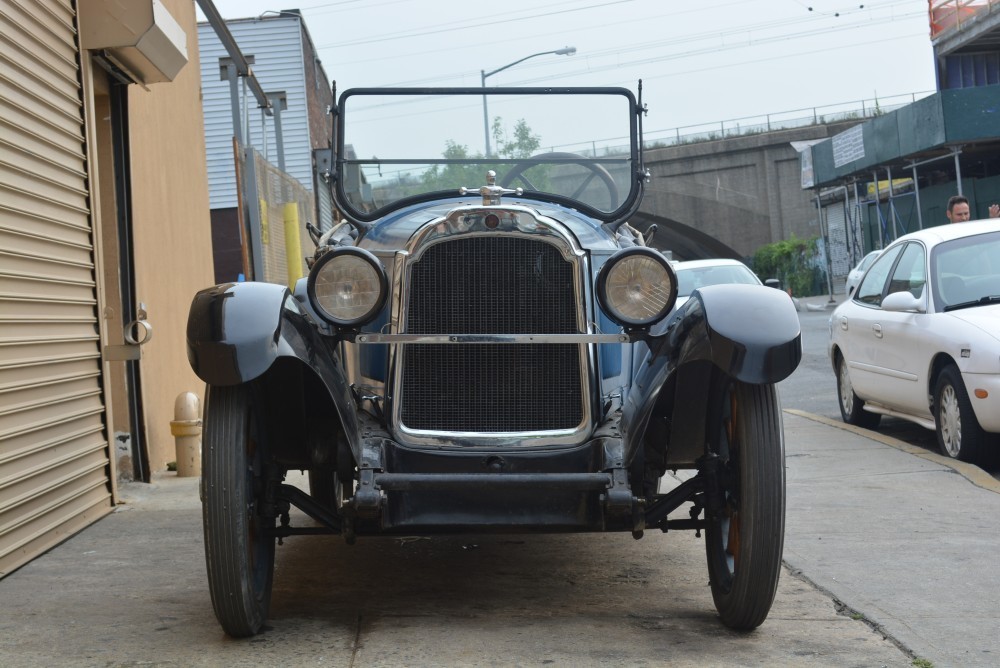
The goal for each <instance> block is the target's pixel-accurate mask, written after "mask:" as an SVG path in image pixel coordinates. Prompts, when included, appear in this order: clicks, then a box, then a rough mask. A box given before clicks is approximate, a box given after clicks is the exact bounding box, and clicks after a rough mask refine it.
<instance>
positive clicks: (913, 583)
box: [785, 411, 1000, 667]
mask: <svg viewBox="0 0 1000 668" xmlns="http://www.w3.org/2000/svg"><path fill="white" fill-rule="evenodd" d="M785 432H786V440H787V450H786V457H787V458H788V466H787V472H788V473H787V475H788V478H787V484H788V513H787V517H788V521H787V526H786V530H785V563H786V564H787V565H788V566H789V567H790V568H792V569H793V571H795V572H798V573H801V574H802V575H803V576H804V577H806V578H807V579H809V580H810V581H812V582H813V583H815V584H816V585H817V586H819V587H820V588H822V589H823V590H825V591H827V592H829V593H830V594H831V595H832V596H834V597H835V598H836V599H837V600H839V601H841V602H843V603H844V604H845V605H847V606H848V607H850V608H851V609H852V610H854V611H856V612H857V613H859V614H861V615H863V616H864V618H865V619H866V620H868V621H869V622H871V623H872V624H874V625H875V626H876V627H877V628H879V629H881V630H883V631H884V632H885V633H887V634H888V635H889V636H890V637H892V638H893V639H895V640H896V641H897V642H898V643H900V644H901V645H902V646H904V647H906V648H907V649H909V650H910V651H911V652H913V653H914V654H915V655H916V656H918V657H921V658H925V659H928V660H930V661H932V662H933V663H934V665H935V666H936V667H940V666H997V665H1000V634H998V633H997V631H998V629H1000V568H997V553H998V551H1000V482H998V481H997V480H995V479H994V478H992V477H991V476H990V475H988V474H987V473H985V472H984V471H982V470H981V469H979V468H978V467H975V466H972V465H970V464H965V463H963V462H953V461H951V460H948V459H946V458H945V457H942V456H940V455H937V454H934V453H931V452H928V451H927V450H924V449H922V448H917V447H914V446H910V445H908V444H906V443H903V442H902V441H898V440H896V439H893V438H888V437H884V436H881V435H879V434H877V433H874V432H871V431H867V430H864V429H859V428H856V427H851V426H849V425H846V424H843V423H840V422H836V421H833V420H829V419H827V418H820V417H817V416H808V414H805V413H798V412H797V411H786V414H785Z"/></svg>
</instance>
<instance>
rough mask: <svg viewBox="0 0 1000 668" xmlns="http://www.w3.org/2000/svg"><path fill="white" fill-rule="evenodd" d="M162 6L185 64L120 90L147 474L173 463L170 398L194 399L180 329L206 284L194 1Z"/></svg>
mask: <svg viewBox="0 0 1000 668" xmlns="http://www.w3.org/2000/svg"><path fill="white" fill-rule="evenodd" d="M163 4H164V5H165V6H166V8H167V9H168V10H169V11H170V13H171V14H172V15H173V17H174V18H175V19H176V20H177V22H178V23H179V24H180V25H181V26H182V27H183V28H184V31H185V32H186V33H187V55H188V63H187V65H185V66H184V68H183V69H182V70H181V72H180V74H179V75H178V76H177V78H176V79H175V80H174V81H173V82H171V83H159V84H153V85H150V86H149V90H148V91H147V90H143V89H142V88H141V87H139V86H130V87H129V100H128V103H129V134H130V143H131V147H130V148H131V151H130V154H131V161H132V195H133V200H132V213H133V221H134V222H133V230H134V258H135V282H136V293H137V297H138V300H139V302H141V303H143V304H145V307H146V311H147V313H148V319H149V322H150V323H151V324H152V326H153V338H152V340H150V342H149V343H148V344H146V345H145V346H143V357H142V361H141V363H140V373H141V382H142V398H143V407H144V411H145V422H146V437H147V443H148V449H149V466H150V470H151V471H162V470H164V469H165V468H166V464H167V462H170V461H174V459H175V451H174V441H173V437H172V436H171V435H170V421H171V420H173V417H174V416H173V410H174V399H175V398H176V397H177V395H178V394H180V393H181V392H185V391H191V392H195V393H196V394H197V395H198V396H199V399H201V400H204V384H203V383H202V382H201V381H200V380H198V377H197V376H195V375H194V373H193V372H192V371H191V367H190V366H189V365H188V362H187V352H186V348H185V329H186V325H187V314H188V308H189V307H190V305H191V298H192V296H193V295H194V293H195V292H196V291H197V290H200V289H201V288H204V287H207V286H209V285H212V284H213V283H214V273H213V269H212V237H211V225H210V223H209V211H208V178H207V174H206V166H205V131H204V121H203V116H202V108H201V75H200V69H199V63H198V42H197V40H198V38H197V35H198V32H197V30H196V28H195V9H194V2H193V1H192V0H163ZM202 406H204V404H202Z"/></svg>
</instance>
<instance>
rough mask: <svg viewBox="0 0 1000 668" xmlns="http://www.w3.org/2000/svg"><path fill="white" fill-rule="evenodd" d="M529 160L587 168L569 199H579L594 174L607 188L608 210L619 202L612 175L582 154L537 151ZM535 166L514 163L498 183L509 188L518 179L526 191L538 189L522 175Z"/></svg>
mask: <svg viewBox="0 0 1000 668" xmlns="http://www.w3.org/2000/svg"><path fill="white" fill-rule="evenodd" d="M531 160H532V161H536V160H543V161H544V160H553V161H558V162H566V163H572V164H575V165H580V166H581V167H584V168H586V169H587V170H589V171H590V174H589V175H587V178H586V179H584V180H583V183H581V184H580V185H579V186H578V187H577V189H576V191H575V192H574V193H573V194H572V195H570V199H579V198H580V195H582V194H583V192H584V191H585V190H586V189H587V186H589V185H590V182H591V181H593V180H594V177H595V176H596V177H597V178H599V179H600V180H601V183H603V184H604V187H605V188H607V190H608V197H609V198H610V200H609V207H608V210H609V211H610V210H612V209H615V208H616V207H617V206H618V204H619V202H621V199H620V195H619V192H618V184H617V183H615V179H614V177H613V176H611V173H610V172H609V171H608V170H607V169H605V168H604V167H603V166H601V165H599V164H596V163H594V162H592V161H591V160H590V159H588V158H585V157H584V156H582V155H580V154H578V153H563V152H558V151H555V152H551V153H539V154H538V155H533V156H531ZM536 166H537V164H535V163H534V162H524V163H517V164H515V165H514V167H513V168H512V169H511V170H510V171H509V172H507V173H506V174H504V177H503V179H502V180H501V182H500V185H501V186H502V187H504V188H510V187H511V184H513V183H514V182H515V181H520V182H521V183H522V184H523V185H524V189H525V190H526V191H527V190H534V191H538V190H539V188H537V187H536V186H535V185H534V184H533V183H532V182H531V181H530V180H529V179H528V178H527V177H526V176H525V175H524V173H525V172H526V171H528V170H529V169H531V168H532V167H536Z"/></svg>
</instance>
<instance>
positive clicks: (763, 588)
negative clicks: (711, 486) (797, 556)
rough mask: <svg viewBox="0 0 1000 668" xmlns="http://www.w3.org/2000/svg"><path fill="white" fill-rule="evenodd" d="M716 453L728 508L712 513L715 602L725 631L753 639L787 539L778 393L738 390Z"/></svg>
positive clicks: (728, 400)
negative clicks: (745, 633) (751, 633)
mask: <svg viewBox="0 0 1000 668" xmlns="http://www.w3.org/2000/svg"><path fill="white" fill-rule="evenodd" d="M724 401H725V405H724V406H723V410H722V425H721V433H720V435H719V437H718V443H716V444H715V445H714V448H713V449H714V453H713V454H714V455H716V456H717V457H718V463H719V465H720V466H719V473H718V476H717V480H718V482H719V484H720V486H721V488H722V495H723V498H724V505H723V507H722V509H721V510H720V511H719V512H716V513H712V512H710V511H708V510H706V518H707V528H706V533H705V548H706V553H707V557H708V575H709V582H710V584H711V587H712V598H713V599H714V601H715V607H716V609H717V610H718V611H719V616H720V617H721V619H722V623H723V624H725V625H726V626H728V627H730V628H733V629H737V630H741V631H749V630H752V629H755V628H757V627H758V626H760V624H761V623H763V621H764V620H765V619H766V618H767V614H768V612H769V611H770V610H771V604H772V603H773V602H774V595H775V592H776V591H777V589H778V578H779V576H780V574H781V554H782V549H783V547H784V538H785V444H784V430H783V427H782V421H781V413H780V409H779V406H778V399H777V394H776V393H775V390H774V385H748V384H745V383H740V382H733V383H732V384H731V385H730V387H729V390H728V391H727V392H726V393H725V394H724Z"/></svg>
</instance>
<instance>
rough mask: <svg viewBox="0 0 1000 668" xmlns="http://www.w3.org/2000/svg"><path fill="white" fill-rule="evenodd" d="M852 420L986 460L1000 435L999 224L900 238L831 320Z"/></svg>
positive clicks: (840, 385)
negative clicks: (933, 436)
mask: <svg viewBox="0 0 1000 668" xmlns="http://www.w3.org/2000/svg"><path fill="white" fill-rule="evenodd" d="M829 352H830V360H831V361H832V363H833V367H834V370H835V372H836V374H837V391H838V395H839V399H840V401H839V403H840V413H841V416H842V417H843V419H844V421H845V422H847V423H850V424H854V425H859V426H863V427H875V426H877V425H878V422H879V420H880V419H881V416H882V415H891V416H895V417H900V418H903V419H906V420H910V421H912V422H915V423H917V424H919V425H922V426H924V427H927V428H928V429H934V430H936V431H937V441H938V446H939V447H940V449H941V452H942V453H943V454H945V455H947V456H949V457H954V458H957V459H962V460H965V461H982V460H984V459H985V458H987V457H988V456H989V455H990V454H991V451H995V450H996V449H997V447H998V445H997V438H998V437H997V436H996V434H997V433H1000V222H997V221H995V220H991V221H990V220H983V221H975V222H968V223H959V224H951V225H942V226H940V227H934V228H930V229H926V230H921V231H919V232H914V233H912V234H908V235H906V236H903V237H900V238H899V239H897V240H896V241H895V242H894V243H893V244H892V245H890V246H888V247H887V248H886V249H885V250H883V251H882V253H881V254H880V255H879V257H878V258H877V259H876V260H875V262H874V264H872V266H871V268H870V269H869V270H868V273H867V274H865V277H864V279H863V280H862V281H861V284H860V285H859V286H858V288H857V290H855V292H854V294H853V295H852V296H851V297H850V298H849V299H848V300H847V301H845V302H844V303H843V304H841V305H840V306H838V307H837V309H836V310H835V311H834V312H833V315H832V316H831V317H830V345H829Z"/></svg>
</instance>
